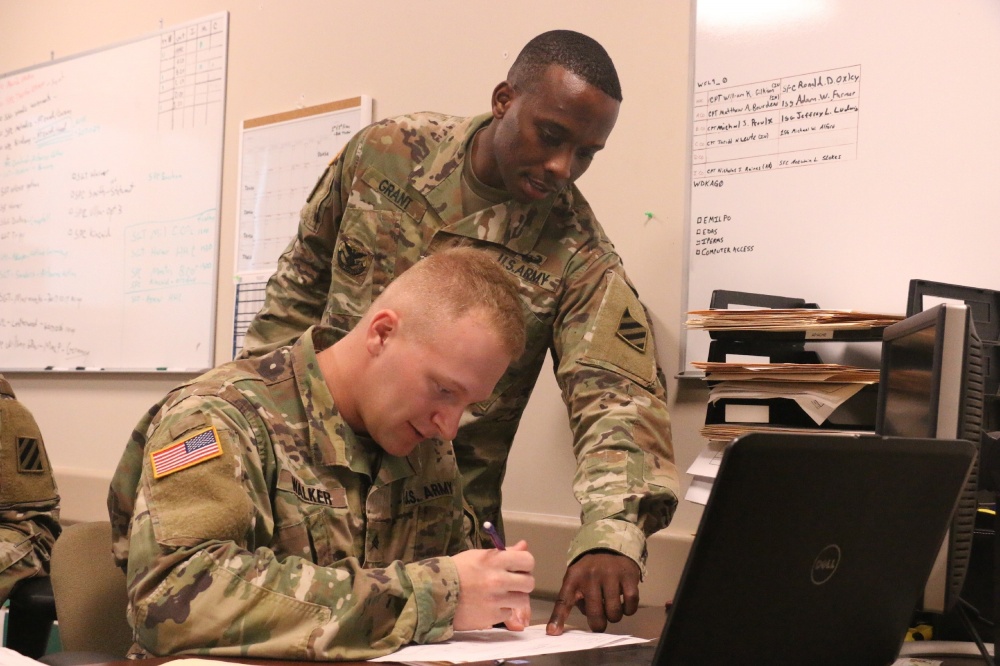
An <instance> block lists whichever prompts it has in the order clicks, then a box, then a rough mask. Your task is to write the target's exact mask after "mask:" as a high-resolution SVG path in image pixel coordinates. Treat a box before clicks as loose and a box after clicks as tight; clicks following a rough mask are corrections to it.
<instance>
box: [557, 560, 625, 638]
mask: <svg viewBox="0 0 1000 666" xmlns="http://www.w3.org/2000/svg"><path fill="white" fill-rule="evenodd" d="M640 577H641V572H640V571H639V565H638V564H636V563H635V562H633V561H632V559H630V558H628V557H626V556H624V555H621V554H619V553H615V552H611V551H592V552H589V553H586V554H584V555H582V556H580V557H579V558H578V559H577V560H576V562H574V563H573V564H571V565H570V566H569V568H568V569H566V575H565V576H564V577H563V584H562V588H561V589H560V590H559V596H558V597H557V598H556V606H555V608H554V609H553V610H552V617H550V618H549V623H548V625H547V626H546V627H545V633H547V634H548V635H550V636H559V635H561V634H562V632H563V627H564V625H565V623H566V618H568V617H569V614H570V611H572V610H573V606H576V607H578V608H579V609H580V612H581V613H583V614H584V615H586V616H587V625H588V626H589V627H590V630H591V631H597V632H601V631H604V630H605V629H607V627H608V622H609V621H610V622H618V621H619V620H621V619H622V616H623V615H632V614H633V613H635V611H636V610H637V609H638V608H639V578H640Z"/></svg>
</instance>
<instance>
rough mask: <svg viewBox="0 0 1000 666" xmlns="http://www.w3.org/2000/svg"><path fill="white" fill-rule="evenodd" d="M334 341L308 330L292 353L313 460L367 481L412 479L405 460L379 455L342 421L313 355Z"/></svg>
mask: <svg viewBox="0 0 1000 666" xmlns="http://www.w3.org/2000/svg"><path fill="white" fill-rule="evenodd" d="M337 337H338V336H337V332H336V331H335V330H334V329H332V328H330V327H328V326H310V327H309V329H307V330H306V332H305V333H303V334H302V337H301V338H299V340H298V342H296V343H295V344H294V345H293V346H292V350H291V356H292V369H293V372H294V374H295V382H296V385H297V387H298V394H299V397H300V398H301V400H302V409H303V413H304V414H305V417H306V421H307V425H308V429H309V443H308V444H309V449H310V450H311V451H312V454H313V456H315V458H314V459H315V460H316V462H317V463H319V464H321V465H340V466H345V467H349V468H350V469H351V471H352V472H356V473H358V474H364V475H366V476H368V477H369V478H375V476H376V475H378V477H379V478H380V479H383V480H384V479H388V480H389V481H392V480H395V479H397V478H401V477H405V476H412V475H413V474H414V471H413V466H412V464H411V463H410V461H409V460H408V459H406V458H398V457H396V456H390V455H381V454H382V449H381V448H380V447H379V445H378V444H376V443H375V441H374V440H372V439H371V438H370V437H367V436H364V435H358V434H357V433H355V432H354V430H352V429H351V427H350V426H349V425H347V422H346V421H344V419H343V417H341V415H340V410H338V409H337V406H336V404H334V401H333V395H332V394H331V393H330V389H329V387H328V386H327V385H326V380H325V379H324V378H323V374H322V373H321V372H320V370H319V360H318V359H317V358H316V353H317V352H320V351H322V350H324V349H326V348H327V347H329V346H330V345H332V344H333V343H334V342H336V341H337ZM380 459H381V462H380Z"/></svg>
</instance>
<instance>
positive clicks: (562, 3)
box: [0, 0, 707, 603]
mask: <svg viewBox="0 0 1000 666" xmlns="http://www.w3.org/2000/svg"><path fill="white" fill-rule="evenodd" d="M692 5H693V0H643V1H641V2H640V1H630V0H627V1H626V2H623V3H611V2H608V1H607V0H542V1H539V0H506V1H505V2H502V3H500V2H490V3H487V2H483V1H482V0H440V1H438V0H428V1H427V2H422V3H413V2H401V1H398V0H387V1H383V2H370V1H368V0H361V1H358V0H283V1H282V2H277V1H274V0H253V1H251V0H231V1H230V2H228V3H227V2H219V1H216V0H169V1H167V0H146V1H144V2H126V1H124V0H87V1H86V2H84V1H83V0H32V2H21V1H20V0H0V25H3V26H4V28H3V39H2V41H0V72H7V71H11V70H14V69H19V68H23V67H28V66H31V65H35V64H38V63H42V62H45V61H47V60H49V59H50V58H51V57H52V56H53V55H54V57H56V58H60V57H65V56H69V55H73V54H76V53H80V52H82V51H86V50H90V49H94V48H98V47H102V46H106V45H110V44H114V43H116V42H120V41H124V40H128V39H132V38H135V37H138V36H141V35H144V34H147V33H150V32H153V31H155V30H157V29H159V28H160V27H161V26H166V27H169V26H171V25H174V24H178V23H182V22H185V21H189V20H192V19H197V18H201V17H204V16H207V15H209V14H213V13H215V12H219V11H223V10H226V11H228V12H229V15H230V24H229V72H228V86H227V98H226V130H225V156H224V166H223V182H222V193H223V194H222V197H223V198H222V228H221V232H220V243H219V246H220V247H219V262H218V265H219V292H218V312H217V321H216V349H217V354H216V360H217V361H218V362H222V361H225V360H227V357H226V354H227V351H228V349H229V347H230V340H231V334H232V299H233V291H234V290H233V286H232V280H231V276H232V270H233V255H234V249H233V244H234V238H235V218H236V182H237V177H238V173H237V170H238V153H239V127H240V123H241V122H242V121H243V120H244V119H247V118H254V117H258V116H263V115H268V114H272V113H276V112H281V111H286V110H290V109H294V108H297V107H299V106H309V105H313V104H319V103H323V102H327V101H332V100H337V99H342V98H346V97H353V96H356V95H359V94H367V95H370V96H371V97H372V98H373V100H374V109H375V117H376V118H384V117H386V116H391V115H396V114H400V113H405V112H409V111H418V110H435V111H442V112H447V113H455V114H474V113H480V112H483V111H486V110H487V107H488V103H489V97H490V92H491V91H492V88H493V86H494V85H495V84H496V83H497V82H499V81H501V80H502V79H503V78H504V76H505V74H506V72H507V68H508V67H509V65H510V63H511V60H512V58H513V57H514V56H515V55H516V54H517V52H518V50H519V49H520V47H521V46H522V45H523V44H524V43H525V42H526V41H527V40H528V39H530V38H531V37H532V36H534V35H535V34H537V33H539V32H542V31H543V30H548V29H551V28H571V29H576V30H580V31H582V32H585V33H588V34H590V35H591V36H593V37H595V38H596V39H598V41H600V42H602V43H603V45H604V46H605V47H606V48H607V49H608V51H609V52H610V53H611V55H612V57H613V58H614V60H615V63H616V65H617V67H618V71H619V75H620V77H621V80H622V87H623V91H624V96H625V102H624V104H623V106H622V110H621V114H620V116H619V120H618V125H617V127H616V129H615V131H614V133H613V134H612V136H611V140H610V142H609V145H608V147H607V149H606V150H605V151H603V152H602V153H601V154H600V155H599V156H598V158H597V160H596V161H595V163H594V165H593V167H592V168H591V169H590V171H589V172H588V173H587V174H586V175H585V176H584V177H583V178H582V179H581V181H580V183H579V184H580V186H581V188H582V190H583V192H584V193H585V195H586V196H587V198H588V199H589V200H590V201H591V203H592V204H593V207H594V209H595V210H596V211H597V214H598V216H599V218H600V220H601V221H602V223H603V225H604V227H605V229H606V230H607V232H608V233H609V235H610V236H611V238H612V239H613V240H614V242H615V245H616V247H617V248H618V250H619V251H620V253H621V255H622V256H623V257H624V260H625V264H626V267H627V269H628V271H629V274H630V276H631V277H632V279H633V281H634V282H635V283H636V284H637V286H638V288H639V291H640V294H641V296H642V298H643V300H644V301H645V302H646V304H647V306H648V307H649V308H650V309H651V311H652V313H653V318H654V325H655V329H656V337H657V342H658V345H659V350H660V361H661V364H662V365H663V368H664V371H665V372H666V373H667V375H668V377H673V375H674V374H675V373H676V372H677V371H678V367H677V366H678V349H677V345H678V343H679V341H680V340H681V339H682V336H681V324H680V322H681V320H682V312H681V310H682V307H683V305H682V292H683V291H684V281H683V280H684V278H683V276H684V263H683V258H684V251H683V246H684V220H685V209H686V205H685V200H686V196H687V178H686V169H687V166H686V164H687V150H688V139H687V126H688V113H689V108H688V106H689V103H688V100H689V97H690V89H689V85H690V84H689V78H690V77H689V72H690V68H691V63H692V60H691V53H692V44H691V34H692V23H693V20H694V17H693V11H692ZM317 176H318V174H317ZM647 212H650V213H652V214H653V216H652V218H649V219H647V215H646V213H647ZM94 270H100V267H99V266H95V267H94ZM9 379H10V380H11V382H12V383H13V385H14V387H15V389H16V390H17V392H18V395H19V397H20V398H22V399H23V400H24V402H25V403H27V404H28V405H29V407H30V408H31V409H32V410H33V412H34V413H35V416H36V417H37V419H38V421H39V423H40V426H41V429H42V432H43V434H44V436H45V439H46V444H47V446H48V449H49V455H50V457H51V459H52V462H53V465H54V466H55V467H56V470H57V473H58V481H59V484H60V489H61V491H62V495H63V500H64V503H63V506H64V509H63V511H64V517H65V518H68V519H71V520H80V519H101V518H102V517H103V515H104V514H103V503H104V493H105V489H106V487H107V481H108V479H109V478H110V475H111V473H112V471H113V469H114V466H115V464H116V463H117V460H118V457H119V454H120V450H121V447H122V445H123V444H124V442H125V440H126V439H127V437H128V434H129V432H130V431H131V428H132V426H133V425H134V424H135V422H136V421H137V420H138V418H139V416H140V415H141V413H142V412H143V411H144V410H145V409H147V408H148V407H149V406H150V405H151V404H153V403H154V402H156V401H157V400H158V399H159V398H160V397H161V396H162V395H163V394H164V393H165V392H166V391H167V390H168V389H169V388H170V387H171V386H172V385H173V384H174V383H176V382H177V381H178V379H179V378H178V377H177V376H172V377H162V376H156V375H143V374H140V375H103V376H101V375H98V376H95V375H92V374H86V375H81V376H76V375H65V376H51V375H42V374H34V373H24V374H16V375H11V376H10V377H9ZM669 390H670V406H671V413H672V416H673V419H674V440H675V444H676V449H677V462H678V466H679V467H680V468H681V469H682V470H683V469H686V468H687V466H688V465H689V464H690V463H691V461H692V460H693V459H694V457H695V455H697V452H698V450H699V448H700V447H701V446H702V440H701V438H700V437H699V436H698V428H699V426H700V425H701V423H702V421H703V418H704V404H705V398H706V395H707V393H706V392H705V390H704V388H703V387H702V386H701V385H700V384H697V383H691V382H690V380H688V381H686V382H682V383H680V384H678V382H677V381H675V380H673V379H671V380H670V381H669ZM573 469H574V461H573V456H572V450H571V443H570V437H569V431H568V425H567V419H566V416H565V409H564V407H563V405H562V402H561V401H560V399H559V394H558V390H557V388H556V385H555V381H554V380H553V379H552V376H551V366H549V367H548V368H547V369H546V370H544V371H543V378H542V381H541V382H540V383H539V387H538V390H537V391H536V393H535V396H534V397H533V398H532V402H531V404H530V405H529V407H528V411H527V414H526V416H525V420H524V422H523V424H522V426H521V430H520V432H519V434H518V438H517V442H516V445H515V449H514V454H513V456H512V459H511V463H510V467H509V471H508V476H507V481H506V483H505V485H504V493H505V508H506V511H505V515H506V516H507V521H508V524H509V530H510V531H511V532H513V533H514V534H513V535H514V536H517V535H521V534H523V535H527V536H528V537H529V538H530V539H531V540H532V544H533V546H534V549H535V551H536V554H537V555H538V558H539V563H540V572H541V576H540V586H541V588H543V589H552V588H554V587H556V586H557V585H558V582H559V579H560V578H561V575H562V570H563V566H564V563H563V557H564V554H565V548H566V545H567V544H568V540H569V538H570V536H571V534H572V531H573V526H574V525H576V524H577V520H578V518H577V516H578V511H579V509H578V506H577V504H576V502H575V500H574V498H573V496H572V494H571V493H570V484H571V480H572V475H573ZM686 482H687V480H686V478H685V479H684V484H685V486H686ZM699 516H700V510H699V508H698V507H696V506H693V505H689V504H684V505H683V506H682V508H681V511H680V512H679V514H678V516H677V518H676V519H675V521H674V524H673V525H672V526H671V527H670V528H669V529H668V530H667V531H666V532H665V533H664V534H661V535H658V536H657V538H655V539H654V540H653V542H652V543H651V556H650V569H651V571H652V572H654V575H651V576H650V577H649V578H650V580H649V582H647V584H646V585H645V588H644V591H643V601H644V602H649V603H659V602H661V601H662V600H664V599H665V598H668V597H669V596H671V595H672V594H673V586H674V585H675V584H676V580H677V577H678V576H679V573H680V568H681V566H682V565H683V558H684V557H685V555H686V551H687V547H688V543H689V541H690V534H691V533H692V532H693V530H694V527H695V526H696V525H697V520H698V518H699Z"/></svg>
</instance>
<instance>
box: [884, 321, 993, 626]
mask: <svg viewBox="0 0 1000 666" xmlns="http://www.w3.org/2000/svg"><path fill="white" fill-rule="evenodd" d="M982 412H983V364H982V343H981V342H980V340H979V337H978V336H977V335H976V328H975V325H974V324H973V323H972V317H971V316H970V312H969V308H968V307H967V306H965V305H957V304H952V303H943V304H941V305H938V306H936V307H933V308H931V309H928V310H925V311H923V312H920V313H918V314H915V315H913V316H912V317H908V318H906V319H904V320H903V321H901V322H899V323H896V324H893V325H892V326H889V327H887V328H886V329H885V332H884V333H883V336H882V368H881V377H880V380H879V401H878V412H877V414H876V426H875V430H876V432H877V433H878V434H880V435H896V436H902V437H934V438H940V439H966V440H968V441H970V442H973V443H974V444H976V445H977V446H978V445H979V440H980V429H981V423H982ZM901 472H902V473H905V470H901ZM977 483H978V464H977V465H974V466H973V471H972V473H971V474H970V475H969V479H968V481H967V482H966V486H965V489H964V490H963V492H962V496H961V499H960V500H959V503H958V508H957V509H956V510H955V517H954V519H953V520H952V524H951V529H950V530H949V533H948V537H947V539H946V540H945V542H944V544H943V545H942V547H941V553H940V554H939V556H938V559H937V562H936V563H935V565H934V569H933V571H932V572H931V576H930V579H929V580H928V582H927V587H926V588H925V590H924V601H923V609H924V610H926V611H931V612H945V611H949V610H951V609H952V608H954V606H955V604H956V603H957V601H958V597H959V594H960V593H961V590H962V583H963V582H964V580H965V574H966V571H967V570H968V567H969V557H970V555H971V551H972V534H973V528H974V526H975V518H976V504H977V502H976V487H977Z"/></svg>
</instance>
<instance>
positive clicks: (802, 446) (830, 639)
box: [652, 433, 976, 666]
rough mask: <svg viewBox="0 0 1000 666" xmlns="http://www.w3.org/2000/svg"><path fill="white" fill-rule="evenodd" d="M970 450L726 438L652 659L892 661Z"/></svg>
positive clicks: (659, 663)
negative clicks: (696, 533) (723, 452)
mask: <svg viewBox="0 0 1000 666" xmlns="http://www.w3.org/2000/svg"><path fill="white" fill-rule="evenodd" d="M975 455H976V449H975V447H974V446H973V445H972V444H970V443H969V442H966V441H962V440H959V441H952V440H941V439H910V438H895V437H878V436H874V435H872V436H854V435H852V436H842V435H799V434H765V433H753V434H750V435H746V436H743V437H741V438H739V439H738V440H736V441H734V442H733V443H732V444H730V445H729V447H728V449H727V450H726V453H725V455H724V456H723V459H722V464H721V466H720V468H719V474H718V477H717V478H716V480H715V484H714V486H713V489H712V494H711V496H710V498H709V501H708V504H707V506H706V507H705V512H704V514H703V516H702V520H701V525H700V527H699V528H698V535H697V536H696V537H695V540H694V544H693V546H692V549H691V554H690V556H689V557H688V561H687V565H686V566H685V569H684V573H683V575H682V577H681V583H680V585H679V587H678V590H677V595H676V598H675V603H674V606H673V607H672V609H671V612H670V614H669V616H668V619H667V623H666V626H665V627H664V629H663V635H662V637H661V639H660V644H659V646H658V648H657V650H656V656H655V658H654V659H653V662H652V663H653V665H654V666H680V665H682V664H704V665H710V664H727V665H735V664H755V665H757V664H810V665H811V666H823V665H825V664H831V665H838V666H842V665H844V664H850V665H851V666H866V665H869V664H870V665H872V666H885V665H886V664H891V663H892V662H893V661H894V660H895V659H896V656H897V654H898V652H899V648H900V645H901V644H902V641H903V638H904V636H905V634H906V629H907V627H908V626H909V623H910V621H911V619H912V616H913V611H914V609H915V608H916V606H917V601H918V599H919V598H920V595H921V593H922V592H923V588H924V584H925V583H926V582H927V578H928V576H929V574H930V571H931V566H932V565H933V563H934V559H935V557H936V556H937V553H938V550H939V549H940V547H941V543H942V541H943V540H944V536H945V533H946V531H947V529H948V526H949V523H950V520H951V515H952V512H953V511H954V508H955V505H956V502H957V500H958V496H959V493H960V491H961V489H962V485H963V483H964V482H965V478H966V476H967V475H968V473H969V470H970V467H971V466H972V462H973V460H974V457H975Z"/></svg>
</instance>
